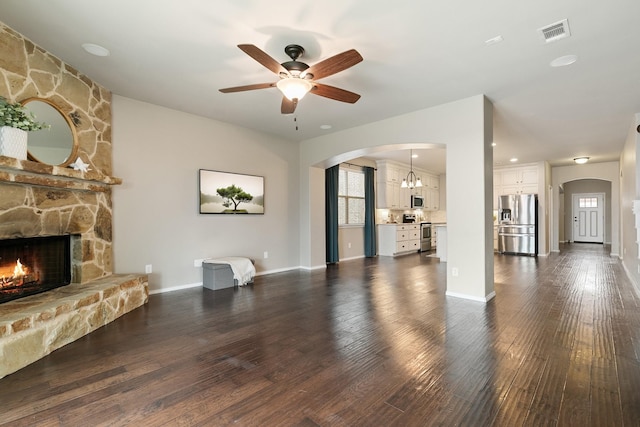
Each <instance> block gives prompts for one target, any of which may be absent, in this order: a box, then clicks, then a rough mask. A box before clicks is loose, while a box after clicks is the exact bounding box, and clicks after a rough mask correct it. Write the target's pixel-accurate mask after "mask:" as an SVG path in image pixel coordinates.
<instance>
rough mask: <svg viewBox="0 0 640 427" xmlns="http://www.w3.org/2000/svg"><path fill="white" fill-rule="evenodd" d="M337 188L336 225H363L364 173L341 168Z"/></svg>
mask: <svg viewBox="0 0 640 427" xmlns="http://www.w3.org/2000/svg"><path fill="white" fill-rule="evenodd" d="M338 186H339V188H338V225H363V224H364V173H363V172H362V171H355V170H350V169H342V168H341V169H340V172H339V175H338Z"/></svg>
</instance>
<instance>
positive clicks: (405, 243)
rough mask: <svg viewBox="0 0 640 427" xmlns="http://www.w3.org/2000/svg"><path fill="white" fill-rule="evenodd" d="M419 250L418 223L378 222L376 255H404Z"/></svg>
mask: <svg viewBox="0 0 640 427" xmlns="http://www.w3.org/2000/svg"><path fill="white" fill-rule="evenodd" d="M419 250H420V225H419V224H404V223H403V224H396V223H389V224H378V255H382V256H395V255H404V254H408V253H412V252H418V251H419Z"/></svg>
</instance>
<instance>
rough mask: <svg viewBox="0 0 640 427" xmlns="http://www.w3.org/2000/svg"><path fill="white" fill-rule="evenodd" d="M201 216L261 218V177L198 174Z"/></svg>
mask: <svg viewBox="0 0 640 427" xmlns="http://www.w3.org/2000/svg"><path fill="white" fill-rule="evenodd" d="M198 187H199V194H200V197H199V204H200V213H201V214H223V215H229V214H232V215H233V214H254V215H256V214H257V215H263V214H264V177H262V176H255V175H243V174H239V173H231V172H220V171H212V170H206V169H200V171H199V180H198Z"/></svg>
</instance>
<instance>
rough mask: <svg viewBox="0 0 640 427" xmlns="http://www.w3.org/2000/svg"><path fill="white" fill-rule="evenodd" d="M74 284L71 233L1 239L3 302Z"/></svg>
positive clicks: (0, 287) (0, 279) (0, 272)
mask: <svg viewBox="0 0 640 427" xmlns="http://www.w3.org/2000/svg"><path fill="white" fill-rule="evenodd" d="M69 283H71V236H70V235H64V236H48V237H31V238H20V239H6V240H0V303H3V302H7V301H11V300H14V299H17V298H22V297H26V296H29V295H33V294H37V293H40V292H44V291H48V290H50V289H54V288H58V287H60V286H64V285H68V284H69Z"/></svg>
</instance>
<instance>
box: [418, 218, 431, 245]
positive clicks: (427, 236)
mask: <svg viewBox="0 0 640 427" xmlns="http://www.w3.org/2000/svg"><path fill="white" fill-rule="evenodd" d="M430 250H431V223H430V222H421V223H420V252H429V251H430Z"/></svg>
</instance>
